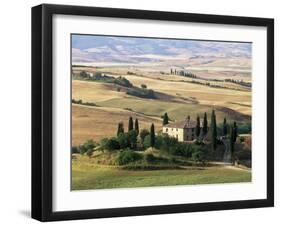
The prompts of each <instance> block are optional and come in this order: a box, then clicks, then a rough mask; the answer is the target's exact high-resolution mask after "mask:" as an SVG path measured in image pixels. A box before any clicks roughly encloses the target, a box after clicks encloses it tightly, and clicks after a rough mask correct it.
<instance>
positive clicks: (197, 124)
mask: <svg viewBox="0 0 281 226" xmlns="http://www.w3.org/2000/svg"><path fill="white" fill-rule="evenodd" d="M196 121H197V122H196V128H195V133H196V136H197V138H198V137H199V136H200V130H201V128H200V117H199V115H197V120H196Z"/></svg>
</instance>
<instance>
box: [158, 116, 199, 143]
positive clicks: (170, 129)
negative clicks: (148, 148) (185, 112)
mask: <svg viewBox="0 0 281 226" xmlns="http://www.w3.org/2000/svg"><path fill="white" fill-rule="evenodd" d="M195 127H196V121H194V120H191V119H190V116H188V117H187V118H186V119H185V120H182V121H178V122H175V123H169V124H166V125H164V126H163V133H164V134H168V135H169V136H170V137H175V138H177V140H178V141H181V142H184V141H193V140H194V139H195V138H196V136H195Z"/></svg>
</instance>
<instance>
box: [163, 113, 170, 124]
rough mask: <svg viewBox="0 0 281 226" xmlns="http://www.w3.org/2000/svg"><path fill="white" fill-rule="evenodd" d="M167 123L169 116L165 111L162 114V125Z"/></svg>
mask: <svg viewBox="0 0 281 226" xmlns="http://www.w3.org/2000/svg"><path fill="white" fill-rule="evenodd" d="M168 123H169V117H168V114H167V112H165V114H164V116H163V126H164V125H167V124H168Z"/></svg>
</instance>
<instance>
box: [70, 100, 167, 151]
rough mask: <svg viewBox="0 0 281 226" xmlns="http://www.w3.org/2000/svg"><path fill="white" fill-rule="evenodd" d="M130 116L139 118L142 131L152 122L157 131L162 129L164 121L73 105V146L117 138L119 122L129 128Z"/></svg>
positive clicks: (129, 112)
mask: <svg viewBox="0 0 281 226" xmlns="http://www.w3.org/2000/svg"><path fill="white" fill-rule="evenodd" d="M130 116H132V117H134V118H138V120H139V122H140V129H142V128H149V126H150V124H151V123H152V122H153V123H154V125H155V127H156V130H159V129H160V128H161V125H162V124H161V123H162V121H161V120H160V119H158V118H154V117H149V116H146V115H143V114H138V113H134V112H131V111H128V110H123V109H118V108H110V107H89V106H82V105H76V104H73V106H72V144H73V145H74V146H77V145H79V144H82V143H84V142H85V141H86V140H89V139H93V140H95V141H99V140H101V139H102V138H105V137H113V136H116V129H117V124H118V122H120V121H123V122H124V127H125V128H127V127H128V124H127V122H128V118H129V117H130Z"/></svg>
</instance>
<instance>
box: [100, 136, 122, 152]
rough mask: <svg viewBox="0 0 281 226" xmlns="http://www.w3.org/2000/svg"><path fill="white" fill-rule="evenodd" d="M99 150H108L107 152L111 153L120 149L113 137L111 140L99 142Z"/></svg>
mask: <svg viewBox="0 0 281 226" xmlns="http://www.w3.org/2000/svg"><path fill="white" fill-rule="evenodd" d="M101 148H102V149H105V150H108V151H113V150H117V149H119V148H120V145H119V142H118V140H117V139H116V138H115V137H112V138H109V139H108V138H104V139H102V140H101Z"/></svg>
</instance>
